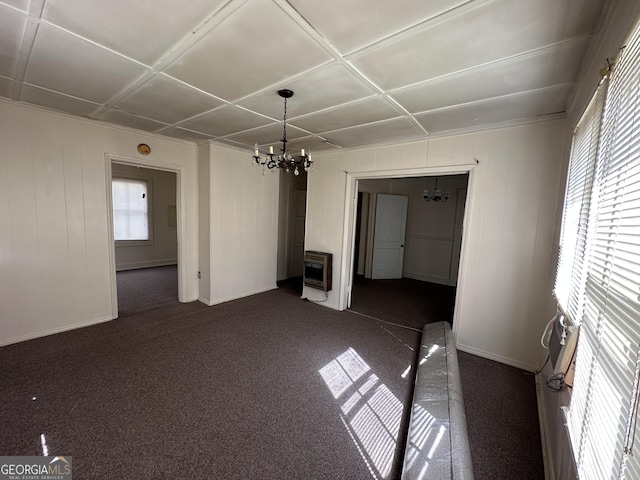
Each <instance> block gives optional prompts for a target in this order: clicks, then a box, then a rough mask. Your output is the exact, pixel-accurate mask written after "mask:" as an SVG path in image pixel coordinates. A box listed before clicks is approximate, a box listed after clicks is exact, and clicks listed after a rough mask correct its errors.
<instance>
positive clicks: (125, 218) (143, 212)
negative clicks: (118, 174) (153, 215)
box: [112, 178, 149, 241]
mask: <svg viewBox="0 0 640 480" xmlns="http://www.w3.org/2000/svg"><path fill="white" fill-rule="evenodd" d="M112 190H113V230H114V238H115V240H116V241H118V240H148V239H149V214H148V191H147V190H148V188H147V181H146V180H134V179H124V178H118V179H113V182H112Z"/></svg>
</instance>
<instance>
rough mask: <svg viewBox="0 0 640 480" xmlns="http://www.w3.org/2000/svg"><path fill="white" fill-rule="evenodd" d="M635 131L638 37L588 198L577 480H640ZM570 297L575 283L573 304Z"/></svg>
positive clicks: (577, 383)
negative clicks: (637, 426)
mask: <svg viewBox="0 0 640 480" xmlns="http://www.w3.org/2000/svg"><path fill="white" fill-rule="evenodd" d="M639 130H640V35H639V31H638V30H637V29H636V31H635V32H634V33H633V35H632V37H631V38H630V40H629V42H628V44H627V46H626V47H625V49H624V51H623V52H622V53H621V55H620V58H619V60H618V62H617V64H616V66H615V67H614V69H613V72H612V76H611V80H610V84H609V90H608V93H607V98H606V102H605V106H604V114H603V117H602V125H601V135H600V143H599V148H598V153H597V156H596V163H595V171H594V174H593V185H592V187H591V191H590V192H588V196H589V197H590V199H591V201H590V209H589V213H588V216H587V225H586V246H585V250H584V252H585V253H584V255H583V256H584V262H583V267H582V268H583V269H584V273H581V274H580V276H579V278H584V293H583V295H580V292H579V291H577V292H576V295H578V296H582V297H583V298H584V300H583V301H582V300H578V301H577V305H578V306H577V310H576V311H577V313H578V315H579V316H578V317H576V318H578V319H579V320H580V321H581V329H580V339H579V343H578V350H577V357H576V374H575V378H574V389H573V392H572V398H571V405H570V408H569V412H568V418H567V420H568V423H567V425H568V428H569V433H570V437H571V441H572V445H573V448H574V454H575V456H576V461H577V463H578V472H579V476H580V479H582V480H584V479H587V480H590V479H638V478H640V450H639V448H640V438H638V432H637V429H636V428H635V420H636V417H637V403H638V366H639V353H640V352H639V349H640V298H639V296H640V135H638V133H639ZM575 141H576V142H577V140H575ZM578 224H580V222H578ZM563 228H564V227H563ZM575 235H576V236H579V234H578V233H576V234H575ZM563 236H564V232H563ZM563 247H564V245H563ZM560 273H561V271H560V269H559V272H558V274H559V275H560ZM565 275H566V274H565ZM579 286H580V285H578V287H579ZM574 287H575V285H574V284H573V283H572V284H571V287H570V289H569V290H570V291H569V293H568V295H567V297H568V298H569V299H571V298H572V295H574V292H573V290H572V289H573V288H574ZM560 291H561V289H560ZM558 296H559V300H560V301H562V300H561V298H560V297H561V296H562V295H561V294H559V295H558ZM569 305H571V300H569ZM580 305H583V306H582V307H581V306H580ZM580 312H581V313H580ZM634 442H635V448H634Z"/></svg>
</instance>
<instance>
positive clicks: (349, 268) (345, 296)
mask: <svg viewBox="0 0 640 480" xmlns="http://www.w3.org/2000/svg"><path fill="white" fill-rule="evenodd" d="M475 167H476V164H467V165H451V166H444V167H424V168H407V169H399V170H380V171H377V172H345V173H346V174H347V178H346V195H345V206H344V212H345V215H344V224H343V232H344V235H343V237H342V251H343V252H344V254H343V255H342V258H341V262H340V265H339V269H340V270H339V271H340V283H339V284H340V285H341V288H340V290H339V291H338V309H339V310H345V309H347V308H349V307H350V306H351V292H352V290H353V279H354V275H353V262H354V256H353V253H354V251H355V248H354V242H355V229H356V221H357V218H356V216H357V207H358V182H359V181H360V180H381V179H392V178H411V177H432V176H441V175H459V174H465V173H468V174H469V180H468V184H467V200H466V205H465V209H464V220H463V223H462V224H463V229H462V246H461V250H460V265H459V267H458V286H457V293H456V302H455V308H454V313H453V334H454V336H455V337H457V335H458V325H459V324H460V322H459V321H457V319H458V315H459V313H458V312H459V310H460V309H459V307H458V299H459V298H462V297H463V295H462V294H461V293H462V292H463V291H464V288H465V279H466V275H465V272H466V270H467V269H468V268H471V267H470V266H469V265H468V263H469V261H468V255H467V250H468V248H469V247H468V244H469V229H467V228H464V226H465V225H468V222H469V216H470V215H471V213H470V212H471V207H472V199H473V198H474V196H473V192H474V190H475V182H476V169H475Z"/></svg>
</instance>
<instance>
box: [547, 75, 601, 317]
mask: <svg viewBox="0 0 640 480" xmlns="http://www.w3.org/2000/svg"><path fill="white" fill-rule="evenodd" d="M605 93H606V80H605V81H604V82H603V83H602V84H601V85H600V86H599V87H598V90H597V91H596V93H595V95H594V97H593V99H592V100H591V102H590V103H589V106H588V107H587V109H586V111H585V112H584V114H583V115H582V118H581V119H580V122H579V123H578V126H577V127H576V129H575V131H574V135H573V145H572V147H571V158H570V160H569V175H568V178H567V189H566V196H565V206H564V214H563V219H562V231H561V235H560V256H559V260H558V271H557V274H556V284H555V296H556V299H557V300H558V303H559V304H560V306H561V308H562V309H563V310H564V311H565V312H566V313H567V315H568V316H569V318H570V319H571V321H572V322H573V323H574V324H577V323H579V322H580V319H581V318H582V310H583V299H584V289H585V283H586V268H584V266H585V260H586V244H587V225H588V220H589V212H590V206H591V189H592V185H593V175H594V172H595V164H596V153H597V151H598V140H599V138H600V119H601V116H602V107H603V104H604V97H605Z"/></svg>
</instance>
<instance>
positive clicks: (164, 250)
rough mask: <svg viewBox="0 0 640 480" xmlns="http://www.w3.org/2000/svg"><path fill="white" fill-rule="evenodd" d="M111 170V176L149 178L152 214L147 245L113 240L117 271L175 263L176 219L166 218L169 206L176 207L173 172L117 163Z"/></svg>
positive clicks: (176, 247) (176, 260) (176, 259)
mask: <svg viewBox="0 0 640 480" xmlns="http://www.w3.org/2000/svg"><path fill="white" fill-rule="evenodd" d="M111 171H112V176H113V177H114V178H116V177H119V178H140V177H143V178H148V179H150V180H151V194H150V198H151V204H152V208H151V213H152V215H153V221H152V223H151V225H152V228H153V234H152V243H151V244H150V245H127V244H126V243H122V242H116V246H115V255H116V270H118V271H120V270H130V269H134V268H146V267H157V266H160V265H175V264H176V263H178V244H177V226H176V224H175V223H173V222H174V220H175V218H169V215H170V212H169V208H170V207H172V208H174V209H175V208H176V174H175V173H174V172H167V171H165V170H153V169H150V168H139V167H134V166H131V165H121V164H119V163H114V164H113V166H112V168H111ZM174 213H175V212H174ZM170 221H171V222H172V223H171V224H170Z"/></svg>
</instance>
